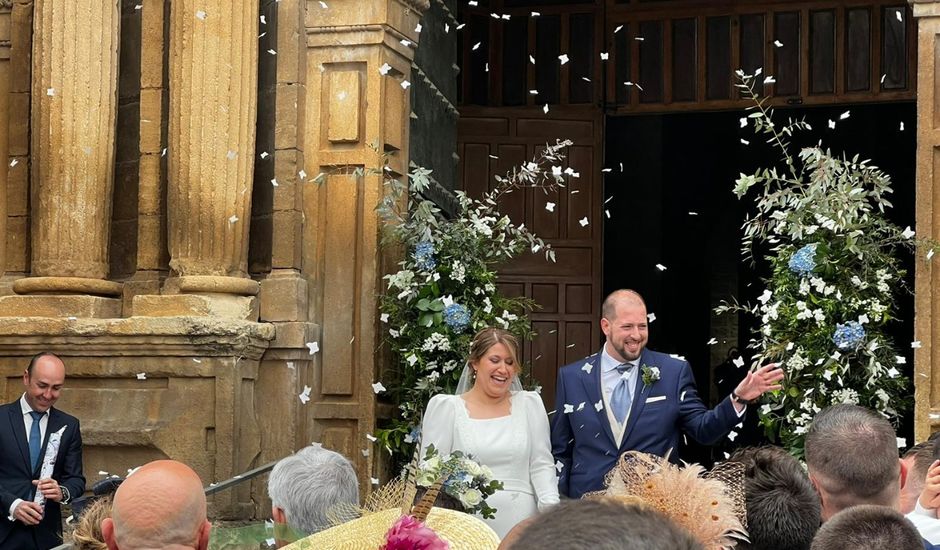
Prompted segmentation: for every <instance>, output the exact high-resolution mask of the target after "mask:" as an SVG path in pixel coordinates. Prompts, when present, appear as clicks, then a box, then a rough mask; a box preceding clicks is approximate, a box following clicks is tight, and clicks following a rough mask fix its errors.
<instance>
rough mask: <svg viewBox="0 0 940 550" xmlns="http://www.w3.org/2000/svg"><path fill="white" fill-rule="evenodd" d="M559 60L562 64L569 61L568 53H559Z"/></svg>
mask: <svg viewBox="0 0 940 550" xmlns="http://www.w3.org/2000/svg"><path fill="white" fill-rule="evenodd" d="M558 61H561V64H562V65H564V64H566V63H568V54H565V53H563V54H561V55H559V56H558Z"/></svg>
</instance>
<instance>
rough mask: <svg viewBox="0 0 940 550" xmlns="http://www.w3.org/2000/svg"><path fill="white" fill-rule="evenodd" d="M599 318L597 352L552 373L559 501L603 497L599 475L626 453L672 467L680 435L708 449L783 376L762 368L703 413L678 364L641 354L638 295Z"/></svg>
mask: <svg viewBox="0 0 940 550" xmlns="http://www.w3.org/2000/svg"><path fill="white" fill-rule="evenodd" d="M601 313H602V318H601V330H602V331H603V332H604V335H605V336H606V337H607V341H606V342H605V344H604V348H603V349H602V350H601V351H600V352H599V353H597V354H595V355H592V356H591V357H588V358H587V359H586V360H583V361H579V362H577V363H572V364H570V365H567V366H564V367H562V368H561V369H560V370H559V371H558V386H557V394H556V397H555V414H554V416H553V418H552V423H551V424H552V425H551V428H552V430H551V437H552V453H553V454H554V455H555V460H556V461H557V462H556V466H557V467H558V468H560V471H559V481H558V488H559V492H560V493H561V494H563V495H566V496H568V497H571V498H580V497H581V495H583V494H584V493H587V492H590V491H597V490H600V489H603V487H604V475H605V474H606V473H607V472H608V471H609V470H610V469H611V468H613V466H614V464H615V463H616V462H617V459H618V458H619V457H620V455H621V454H623V453H625V452H627V451H631V450H635V451H642V452H646V453H651V454H655V455H659V456H665V455H666V454H667V453H670V454H669V458H670V460H672V461H673V462H678V460H679V457H678V455H677V452H676V449H677V448H678V446H679V434H680V432H685V433H687V434H688V435H689V436H691V437H692V438H693V439H695V440H696V441H698V442H700V443H703V444H706V445H711V444H714V443H715V442H717V441H718V440H720V439H721V438H722V437H724V436H726V435H727V434H728V433H729V432H730V431H731V429H732V428H733V427H734V426H735V424H738V423H739V422H741V416H742V415H743V414H744V410H745V407H746V405H747V403H749V402H751V401H753V400H755V399H757V398H758V397H760V396H761V395H762V394H763V393H764V392H766V391H769V390H776V389H779V388H780V386H779V385H778V382H779V381H780V380H782V379H783V372H782V371H781V370H780V369H778V368H777V367H776V366H775V365H772V364H771V365H767V366H764V367H761V368H759V369H757V370H755V371H752V372H749V373H748V374H747V376H746V377H745V378H744V380H743V381H741V383H740V384H738V386H737V387H736V388H735V391H734V392H732V394H731V396H729V397H728V398H727V399H725V400H724V401H722V402H721V403H719V404H718V406H717V407H715V409H713V410H708V408H707V407H706V406H705V404H704V403H702V400H701V399H700V398H699V397H698V392H697V391H696V389H695V380H694V379H693V377H692V369H691V368H690V367H689V364H688V363H687V362H686V361H684V360H680V359H676V358H673V357H670V356H669V355H666V354H663V353H658V352H655V351H652V350H648V349H646V342H647V340H648V339H649V327H648V324H647V315H646V304H645V302H644V301H643V298H642V297H641V296H640V295H639V294H637V293H636V292H634V291H632V290H618V291H615V292H613V293H611V294H610V296H608V297H607V299H605V300H604V305H603V307H602V312H601Z"/></svg>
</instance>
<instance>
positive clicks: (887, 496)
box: [805, 404, 906, 521]
mask: <svg viewBox="0 0 940 550" xmlns="http://www.w3.org/2000/svg"><path fill="white" fill-rule="evenodd" d="M805 448H806V466H807V468H808V469H809V477H810V479H811V480H812V482H813V485H814V486H815V487H816V490H817V491H818V492H819V498H820V500H821V502H822V519H823V521H826V520H828V519H829V518H830V517H832V516H833V515H835V514H836V513H838V512H840V511H842V510H844V509H845V508H848V507H850V506H857V505H859V504H878V505H882V506H888V507H890V508H894V509H898V507H899V496H900V489H901V485H902V484H903V482H904V475H905V472H906V471H905V469H904V468H902V466H901V461H900V459H899V458H898V447H897V438H896V436H895V433H894V428H892V427H891V424H890V423H889V422H888V421H887V420H885V419H884V418H883V417H882V416H880V415H878V414H877V413H875V412H873V411H870V410H868V409H865V408H863V407H859V406H857V405H849V404H840V405H833V406H831V407H829V408H827V409H825V410H823V411H822V412H820V413H819V414H818V415H816V418H815V419H814V420H813V423H812V424H811V425H810V427H809V431H808V432H807V433H806V442H805Z"/></svg>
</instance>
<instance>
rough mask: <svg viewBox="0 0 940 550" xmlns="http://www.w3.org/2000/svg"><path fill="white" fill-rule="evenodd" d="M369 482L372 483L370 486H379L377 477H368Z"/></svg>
mask: <svg viewBox="0 0 940 550" xmlns="http://www.w3.org/2000/svg"><path fill="white" fill-rule="evenodd" d="M369 481H371V482H372V485H378V484H379V478H377V477H370V478H369Z"/></svg>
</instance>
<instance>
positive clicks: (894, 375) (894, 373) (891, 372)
mask: <svg viewBox="0 0 940 550" xmlns="http://www.w3.org/2000/svg"><path fill="white" fill-rule="evenodd" d="M885 374H887V375H888V376H890V377H891V378H897V377H898V375H899V374H901V371H899V370H898V369H896V368H894V367H891V368H890V369H888V370H887V371H885Z"/></svg>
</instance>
